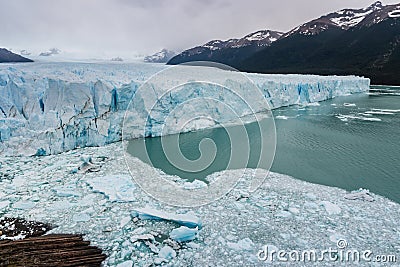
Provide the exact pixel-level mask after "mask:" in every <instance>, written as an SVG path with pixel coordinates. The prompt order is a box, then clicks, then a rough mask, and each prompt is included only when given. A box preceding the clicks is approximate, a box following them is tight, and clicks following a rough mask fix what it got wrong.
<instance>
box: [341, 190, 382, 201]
mask: <svg viewBox="0 0 400 267" xmlns="http://www.w3.org/2000/svg"><path fill="white" fill-rule="evenodd" d="M344 198H345V199H349V200H357V199H359V200H363V201H369V202H372V201H375V199H374V198H373V197H372V196H371V194H370V193H369V190H367V189H362V188H360V189H359V190H356V191H352V192H351V193H349V194H346V195H345V196H344Z"/></svg>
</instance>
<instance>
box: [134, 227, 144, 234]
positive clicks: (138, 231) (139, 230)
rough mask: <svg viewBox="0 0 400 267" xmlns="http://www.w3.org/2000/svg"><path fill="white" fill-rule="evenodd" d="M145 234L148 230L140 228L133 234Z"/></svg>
mask: <svg viewBox="0 0 400 267" xmlns="http://www.w3.org/2000/svg"><path fill="white" fill-rule="evenodd" d="M145 232H146V228H144V227H139V228H136V229H135V230H133V232H132V234H133V235H141V234H144V233H145Z"/></svg>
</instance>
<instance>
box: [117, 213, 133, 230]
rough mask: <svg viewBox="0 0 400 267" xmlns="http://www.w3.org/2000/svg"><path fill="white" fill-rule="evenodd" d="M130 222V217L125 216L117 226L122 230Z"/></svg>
mask: <svg viewBox="0 0 400 267" xmlns="http://www.w3.org/2000/svg"><path fill="white" fill-rule="evenodd" d="M130 221H131V217H130V216H125V217H123V218H122V219H121V222H120V223H119V226H120V227H121V228H122V227H124V226H125V225H127V224H128V223H129V222H130Z"/></svg>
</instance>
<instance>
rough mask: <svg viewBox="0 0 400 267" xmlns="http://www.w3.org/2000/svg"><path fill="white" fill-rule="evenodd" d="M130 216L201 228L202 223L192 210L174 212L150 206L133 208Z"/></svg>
mask: <svg viewBox="0 0 400 267" xmlns="http://www.w3.org/2000/svg"><path fill="white" fill-rule="evenodd" d="M131 215H132V217H138V218H139V219H141V220H166V221H172V222H175V223H177V224H180V225H183V226H187V227H191V228H195V227H199V228H201V226H202V223H201V220H200V218H199V217H197V216H196V215H194V213H193V212H188V213H183V214H175V213H168V212H165V211H160V210H156V209H153V208H150V207H145V208H139V209H135V210H134V211H133V212H132V214H131Z"/></svg>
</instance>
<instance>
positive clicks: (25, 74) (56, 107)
mask: <svg viewBox="0 0 400 267" xmlns="http://www.w3.org/2000/svg"><path fill="white" fill-rule="evenodd" d="M164 68H166V66H163V65H153V64H138V63H130V64H129V63H123V64H116V63H101V64H100V63H97V64H95V63H91V64H88V63H32V64H4V65H2V66H0V152H1V153H2V154H3V155H49V154H57V153H61V152H64V151H68V150H72V149H75V148H78V147H87V146H102V145H105V144H108V143H112V142H116V141H120V140H121V138H122V122H123V118H124V115H125V111H126V109H127V107H128V105H129V102H130V101H131V99H132V97H133V96H134V95H135V93H136V91H137V90H138V88H139V87H140V86H141V85H142V84H143V83H144V82H145V81H146V80H147V79H148V78H149V77H151V76H152V75H153V74H156V73H157V72H158V71H160V70H162V69H164ZM246 75H247V76H248V78H249V79H250V80H251V81H253V82H254V84H255V85H256V86H257V87H258V88H259V89H260V90H261V92H262V94H263V95H264V97H265V98H266V100H267V101H268V103H270V106H271V107H272V108H279V107H282V106H288V105H295V104H307V103H313V102H318V101H323V100H327V99H330V98H333V97H336V96H341V95H347V94H352V93H360V92H366V91H367V90H368V89H369V85H370V80H369V79H367V78H363V77H356V76H316V75H268V74H246ZM226 85H227V86H228V85H229V81H228V80H227V81H226ZM242 90H246V88H245V87H243V88H242ZM203 92H204V90H203V91H202V90H198V91H197V93H198V97H202V94H203ZM139 97H146V95H145V94H143V95H141V96H139ZM143 100H145V99H143ZM175 100H176V101H173V102H172V101H170V102H165V103H163V111H162V112H164V113H168V112H169V111H170V110H173V109H174V108H175V107H176V106H177V105H179V104H181V103H182V101H185V95H182V96H181V97H179V96H178V97H175ZM199 108H200V109H201V108H203V109H204V108H207V106H200V107H199ZM208 108H210V107H208ZM217 116H218V120H219V121H222V122H224V120H228V119H229V117H225V114H224V112H220V113H218V114H217ZM158 120H161V118H157V117H153V118H152V121H153V122H155V123H154V125H157V121H158ZM197 127H198V128H202V127H204V126H202V125H201V124H200V125H198V126H197ZM173 131H174V129H172V133H173ZM180 131H181V129H176V133H177V132H180ZM170 133H171V132H170ZM161 134H162V133H161V130H160V128H159V127H150V129H148V130H147V131H146V133H144V135H148V136H159V135H161ZM133 137H140V134H138V136H133Z"/></svg>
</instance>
